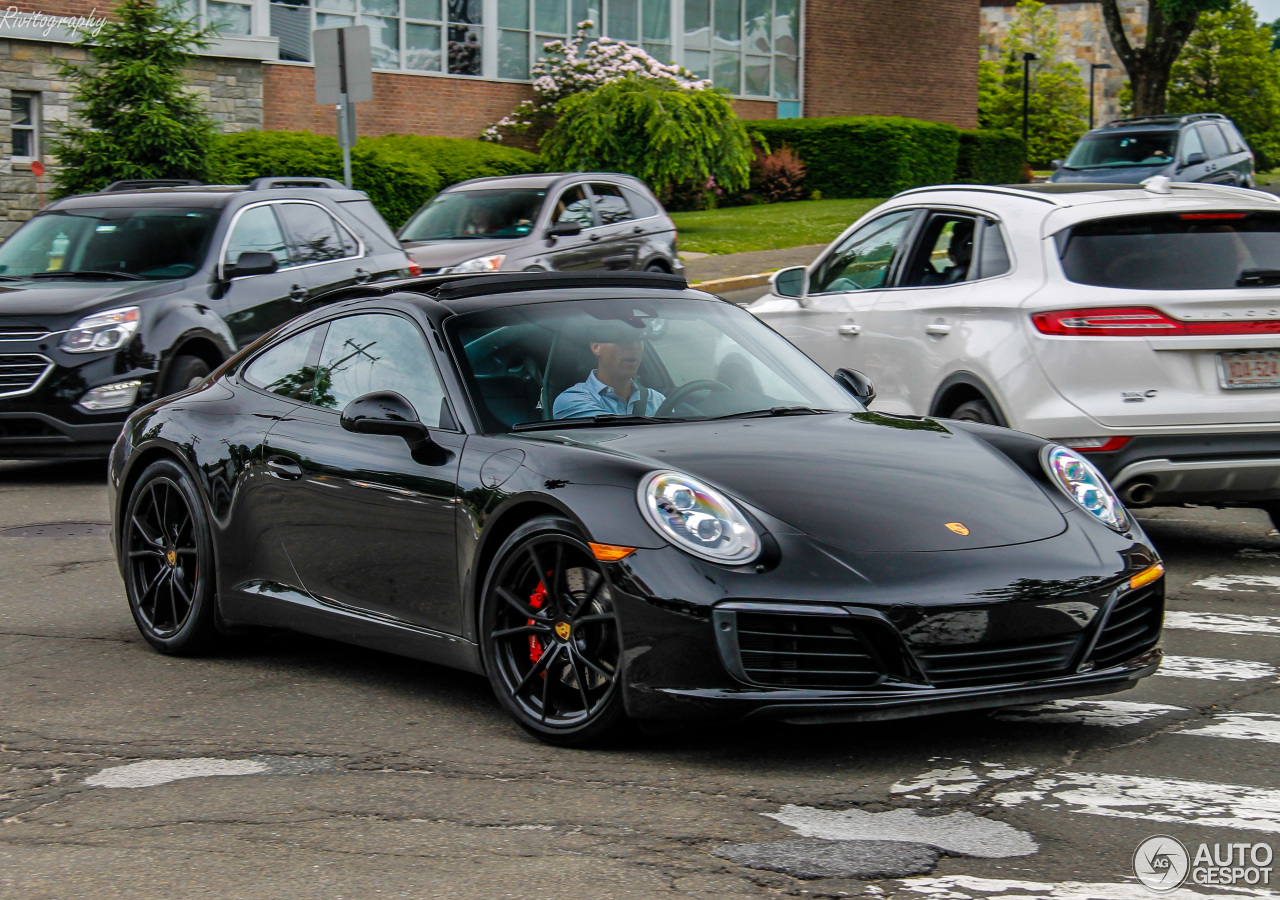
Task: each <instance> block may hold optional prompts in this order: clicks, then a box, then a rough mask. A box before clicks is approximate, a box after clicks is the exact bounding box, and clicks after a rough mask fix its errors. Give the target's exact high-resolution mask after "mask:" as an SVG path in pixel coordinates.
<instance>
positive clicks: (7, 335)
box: [0, 326, 49, 341]
mask: <svg viewBox="0 0 1280 900" xmlns="http://www.w3.org/2000/svg"><path fill="white" fill-rule="evenodd" d="M48 336H49V331H48V329H46V328H30V327H28V328H15V327H13V326H4V327H0V341H38V340H40V339H41V338H45V337H48Z"/></svg>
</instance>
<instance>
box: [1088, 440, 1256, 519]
mask: <svg viewBox="0 0 1280 900" xmlns="http://www.w3.org/2000/svg"><path fill="white" fill-rule="evenodd" d="M1086 455H1087V456H1088V458H1089V459H1090V460H1092V461H1093V463H1094V465H1096V466H1097V467H1098V468H1099V469H1100V470H1101V471H1102V473H1103V474H1104V475H1106V476H1107V478H1108V479H1109V480H1110V481H1111V483H1112V484H1113V485H1114V486H1115V488H1116V490H1117V491H1119V492H1120V494H1121V496H1122V497H1123V498H1124V500H1125V502H1126V503H1128V504H1129V505H1131V506H1159V505H1168V504H1180V503H1200V504H1205V505H1209V506H1216V505H1222V504H1232V505H1248V504H1252V503H1269V502H1276V501H1280V432H1270V433H1268V432H1255V433H1252V434H1248V433H1246V434H1204V435H1151V436H1139V437H1135V438H1133V439H1132V440H1131V441H1129V442H1128V443H1127V444H1125V446H1123V447H1121V448H1120V449H1119V450H1116V451H1114V452H1110V453H1087V454H1086ZM1137 486H1142V488H1143V490H1141V492H1139V493H1137V495H1136V496H1135V495H1134V494H1135V492H1134V490H1133V489H1134V488H1135V487H1137ZM1148 486H1149V488H1150V490H1146V489H1145V488H1146V487H1148Z"/></svg>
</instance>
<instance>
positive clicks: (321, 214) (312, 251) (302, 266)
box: [276, 200, 373, 299]
mask: <svg viewBox="0 0 1280 900" xmlns="http://www.w3.org/2000/svg"><path fill="white" fill-rule="evenodd" d="M276 213H277V214H278V215H279V217H280V222H281V224H282V225H283V226H284V229H285V235H286V237H288V238H289V241H290V245H291V250H292V256H293V258H294V260H295V261H296V263H297V266H298V269H299V271H301V272H302V273H303V274H304V277H305V278H306V279H307V287H308V289H309V298H308V299H311V298H314V297H317V296H319V295H320V294H323V293H325V292H326V291H331V290H336V289H337V288H344V287H351V286H353V285H356V284H363V283H365V282H366V281H369V280H370V279H371V278H372V277H373V276H372V274H371V273H370V272H369V271H368V269H366V268H364V266H362V265H361V258H360V251H361V246H360V241H359V240H358V239H357V238H356V236H355V235H354V234H352V233H351V231H350V229H348V228H346V227H345V226H343V225H340V224H339V223H338V221H337V220H336V219H335V218H334V217H333V216H332V215H331V214H330V213H329V211H328V210H327V209H325V208H324V207H323V206H321V205H320V204H319V203H311V202H307V201H303V200H291V201H286V202H284V203H280V204H278V205H277V206H276Z"/></svg>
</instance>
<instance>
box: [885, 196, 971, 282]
mask: <svg viewBox="0 0 1280 900" xmlns="http://www.w3.org/2000/svg"><path fill="white" fill-rule="evenodd" d="M977 224H978V222H977V219H975V218H974V217H973V216H964V215H958V214H956V213H934V214H933V215H931V216H930V217H929V221H928V222H927V223H926V224H925V226H924V229H923V230H922V231H921V232H920V238H919V239H918V240H917V241H916V251H915V255H914V256H913V257H912V259H911V263H910V264H909V265H908V266H907V270H906V272H905V273H904V275H903V278H902V284H903V285H904V286H906V287H929V286H931V285H942V284H959V283H960V282H962V281H969V280H970V279H971V278H972V277H973V272H972V271H971V269H972V268H973V238H974V232H975V231H976V230H977Z"/></svg>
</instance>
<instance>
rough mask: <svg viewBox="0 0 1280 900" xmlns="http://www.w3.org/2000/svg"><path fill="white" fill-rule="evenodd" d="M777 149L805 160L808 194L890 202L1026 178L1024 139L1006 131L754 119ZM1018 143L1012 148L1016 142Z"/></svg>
mask: <svg viewBox="0 0 1280 900" xmlns="http://www.w3.org/2000/svg"><path fill="white" fill-rule="evenodd" d="M746 125H747V129H748V131H750V132H752V133H753V134H755V135H758V136H759V137H760V138H761V139H762V142H763V143H764V144H767V145H768V147H769V148H770V149H776V148H777V147H780V146H781V145H783V144H786V145H787V146H789V147H790V148H791V149H792V150H794V151H795V152H796V153H797V154H798V155H799V157H800V159H801V160H803V161H804V164H805V168H806V169H807V170H808V175H807V177H806V178H805V189H806V190H808V191H820V192H821V193H822V195H823V196H824V197H829V198H838V197H887V196H890V195H892V194H896V193H897V192H898V191H904V190H908V189H909V188H914V187H920V186H922V185H926V184H948V183H955V182H957V181H963V182H996V183H1009V182H1017V181H1021V180H1022V160H1023V158H1024V157H1025V150H1024V148H1023V147H1022V141H1021V140H1020V139H1018V138H1017V137H1014V136H1013V135H1009V134H1006V133H1005V132H995V131H980V130H979V131H962V130H961V129H958V128H956V127H955V126H952V125H946V124H943V123H941V122H924V121H921V120H918V119H902V118H890V117H885V116H845V117H837V118H829V119H771V120H755V121H751V122H747V123H746ZM1010 139H1012V143H1011V140H1010Z"/></svg>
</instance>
